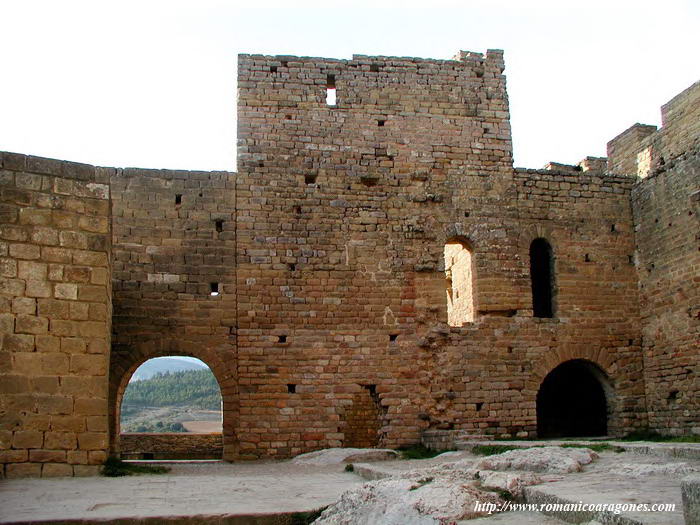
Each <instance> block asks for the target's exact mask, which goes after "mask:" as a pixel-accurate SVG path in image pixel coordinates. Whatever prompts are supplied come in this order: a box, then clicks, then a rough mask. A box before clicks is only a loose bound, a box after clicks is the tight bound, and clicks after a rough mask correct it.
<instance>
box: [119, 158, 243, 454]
mask: <svg viewBox="0 0 700 525" xmlns="http://www.w3.org/2000/svg"><path fill="white" fill-rule="evenodd" d="M110 178H111V183H112V188H113V205H112V208H113V209H112V214H113V235H114V237H113V246H114V249H113V275H112V279H113V290H114V298H113V304H114V318H113V327H114V338H113V345H112V356H111V363H110V427H111V428H110V430H111V437H112V448H113V450H114V451H115V452H118V451H119V448H120V446H119V439H118V435H119V407H120V405H121V397H122V395H123V393H124V390H125V388H126V386H127V384H128V381H129V379H130V377H131V375H132V374H133V372H134V371H135V370H136V368H138V366H139V365H141V364H142V363H143V362H144V361H146V360H148V359H150V358H152V357H161V356H167V355H189V356H192V357H197V358H199V359H201V360H202V361H204V362H205V363H206V364H207V365H208V366H209V367H210V368H211V370H212V372H213V373H214V375H215V376H216V378H217V380H218V382H219V386H220V388H221V394H222V398H223V411H224V421H223V429H224V430H223V432H224V457H225V458H230V457H233V456H235V454H236V448H237V439H236V429H235V425H236V419H237V417H236V414H237V411H238V405H237V404H238V399H237V389H238V385H237V382H236V374H237V370H236V367H237V359H236V308H237V306H236V279H235V275H236V253H235V242H236V231H235V224H236V221H235V196H236V192H235V187H234V182H235V175H234V174H232V173H228V172H211V173H210V172H192V171H172V170H140V169H123V170H122V169H119V170H112V171H111V173H110ZM212 283H216V284H215V286H216V287H218V288H217V289H218V295H212Z"/></svg>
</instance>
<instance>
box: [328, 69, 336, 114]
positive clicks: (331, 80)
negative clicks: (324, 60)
mask: <svg viewBox="0 0 700 525" xmlns="http://www.w3.org/2000/svg"><path fill="white" fill-rule="evenodd" d="M326 104H327V105H329V106H335V104H336V92H335V75H328V77H327V78H326Z"/></svg>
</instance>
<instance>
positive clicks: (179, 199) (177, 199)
mask: <svg viewBox="0 0 700 525" xmlns="http://www.w3.org/2000/svg"><path fill="white" fill-rule="evenodd" d="M180 204H182V194H180V193H178V194H177V195H175V205H176V206H177V205H180Z"/></svg>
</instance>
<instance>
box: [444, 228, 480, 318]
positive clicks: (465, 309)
mask: <svg viewBox="0 0 700 525" xmlns="http://www.w3.org/2000/svg"><path fill="white" fill-rule="evenodd" d="M445 292H446V295H447V324H449V325H450V326H462V325H463V324H464V323H471V322H473V321H474V263H473V258H472V252H471V249H470V248H469V244H468V243H467V242H466V241H465V240H460V239H454V240H452V241H448V242H447V244H445Z"/></svg>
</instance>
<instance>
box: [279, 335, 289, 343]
mask: <svg viewBox="0 0 700 525" xmlns="http://www.w3.org/2000/svg"><path fill="white" fill-rule="evenodd" d="M277 342H278V343H286V342H287V336H286V335H278V336H277Z"/></svg>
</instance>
